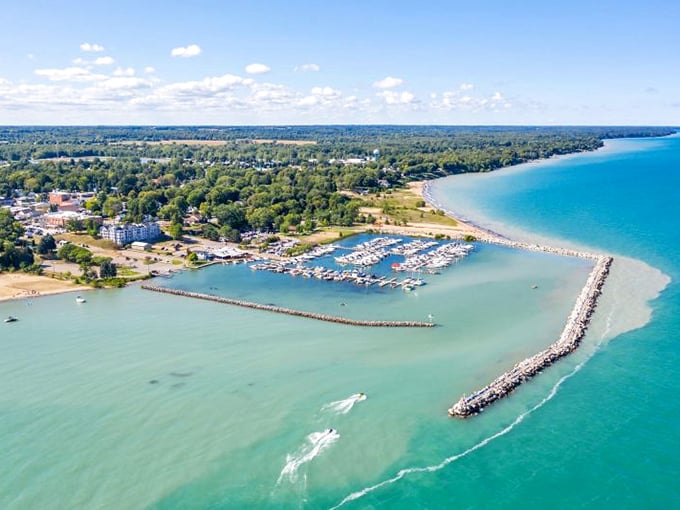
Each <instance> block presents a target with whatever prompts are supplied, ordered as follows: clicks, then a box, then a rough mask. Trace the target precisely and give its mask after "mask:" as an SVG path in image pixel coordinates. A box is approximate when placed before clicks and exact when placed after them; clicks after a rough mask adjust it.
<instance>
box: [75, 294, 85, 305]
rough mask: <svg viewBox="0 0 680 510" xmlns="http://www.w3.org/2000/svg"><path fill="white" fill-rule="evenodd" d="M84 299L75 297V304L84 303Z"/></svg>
mask: <svg viewBox="0 0 680 510" xmlns="http://www.w3.org/2000/svg"><path fill="white" fill-rule="evenodd" d="M85 302H86V301H85V298H84V297H82V296H76V303H85Z"/></svg>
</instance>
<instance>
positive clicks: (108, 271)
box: [99, 259, 118, 278]
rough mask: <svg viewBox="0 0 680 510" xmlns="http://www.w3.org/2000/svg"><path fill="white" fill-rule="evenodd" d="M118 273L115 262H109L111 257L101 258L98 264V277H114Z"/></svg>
mask: <svg viewBox="0 0 680 510" xmlns="http://www.w3.org/2000/svg"><path fill="white" fill-rule="evenodd" d="M117 274H118V269H117V268H116V264H114V263H113V262H111V259H106V260H103V261H102V262H101V263H100V264H99V277H100V278H115V277H116V275H117Z"/></svg>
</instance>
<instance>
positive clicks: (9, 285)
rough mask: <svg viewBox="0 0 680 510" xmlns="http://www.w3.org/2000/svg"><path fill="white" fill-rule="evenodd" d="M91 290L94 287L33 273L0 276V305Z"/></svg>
mask: <svg viewBox="0 0 680 510" xmlns="http://www.w3.org/2000/svg"><path fill="white" fill-rule="evenodd" d="M90 290H94V287H89V286H87V285H78V284H76V283H73V282H72V281H70V280H59V279H57V278H51V277H49V276H46V275H36V274H31V273H2V274H0V303H5V302H10V301H19V300H22V299H35V298H40V297H47V296H55V295H57V294H65V293H68V292H87V291H90Z"/></svg>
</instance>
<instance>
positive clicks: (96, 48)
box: [80, 43, 104, 53]
mask: <svg viewBox="0 0 680 510" xmlns="http://www.w3.org/2000/svg"><path fill="white" fill-rule="evenodd" d="M80 49H81V50H82V51H87V52H96V53H99V52H101V51H104V46H101V45H99V44H90V43H83V44H81V45H80Z"/></svg>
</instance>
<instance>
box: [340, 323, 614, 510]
mask: <svg viewBox="0 0 680 510" xmlns="http://www.w3.org/2000/svg"><path fill="white" fill-rule="evenodd" d="M609 328H610V317H608V318H607V323H606V328H605V331H604V332H603V334H602V338H604V337H605V336H606V335H607V334H608V332H609ZM599 346H600V344H598V345H597V346H596V348H595V349H594V350H593V352H591V353H590V354H589V355H588V357H587V358H586V359H584V360H583V361H582V362H581V363H579V364H578V365H576V367H574V369H573V370H572V371H571V372H569V373H568V374H566V375H564V376H562V377H561V378H560V379H559V380H558V381H557V382H556V383H555V385H554V386H553V387H552V389H551V390H550V392H549V393H548V395H546V396H545V397H544V398H543V400H541V401H540V402H539V403H538V404H536V405H535V406H533V407H532V408H530V409H528V410H527V411H525V412H523V413H522V414H520V415H519V416H518V417H517V418H515V420H514V421H513V422H512V423H511V424H510V425H508V426H507V427H505V428H504V429H502V430H500V431H498V432H496V433H495V434H493V435H491V436H489V437H487V438H486V439H483V440H482V441H480V442H479V443H477V444H476V445H474V446H471V447H470V448H468V449H467V450H465V451H464V452H462V453H458V454H456V455H453V456H451V457H447V458H446V459H444V460H443V461H441V462H440V463H439V464H435V465H433V466H425V467H412V468H405V469H402V470H400V471H399V472H398V473H397V474H396V475H394V476H393V477H392V478H389V479H387V480H383V481H382V482H380V483H377V484H375V485H371V486H370V487H366V488H364V489H361V490H360V491H357V492H353V493H352V494H350V495H349V496H346V497H345V499H343V500H342V501H340V503H338V504H337V505H335V506H333V507H331V508H330V510H336V509H337V508H340V507H341V506H343V505H345V504H346V503H349V502H351V501H354V500H356V499H359V498H362V497H364V496H365V495H366V494H369V493H371V492H373V491H375V490H377V489H380V488H381V487H384V486H386V485H391V484H393V483H395V482H398V481H399V480H401V479H402V478H404V477H405V476H406V475H410V474H413V473H434V472H435V471H439V470H440V469H442V468H444V467H446V466H448V465H449V464H451V463H452V462H455V461H457V460H458V459H461V458H463V457H466V456H467V455H469V454H471V453H472V452H474V451H475V450H479V449H480V448H482V447H484V446H486V445H487V444H489V443H490V442H491V441H493V440H494V439H497V438H499V437H501V436H504V435H505V434H507V433H508V432H510V431H511V430H512V429H514V428H515V427H516V426H517V425H519V424H520V423H522V421H524V418H526V417H527V416H529V415H530V414H531V413H533V412H534V411H536V410H537V409H540V408H541V407H543V406H544V405H545V404H546V403H547V402H549V401H550V400H552V399H553V397H554V396H555V395H556V394H557V391H558V390H559V388H560V386H562V384H563V383H564V382H565V381H567V380H568V379H570V378H571V377H573V376H574V375H575V374H576V373H578V372H579V371H580V370H581V368H583V366H584V365H585V364H586V363H587V362H588V360H590V358H592V357H593V355H594V354H595V353H596V352H597V351H598V349H599Z"/></svg>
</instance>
